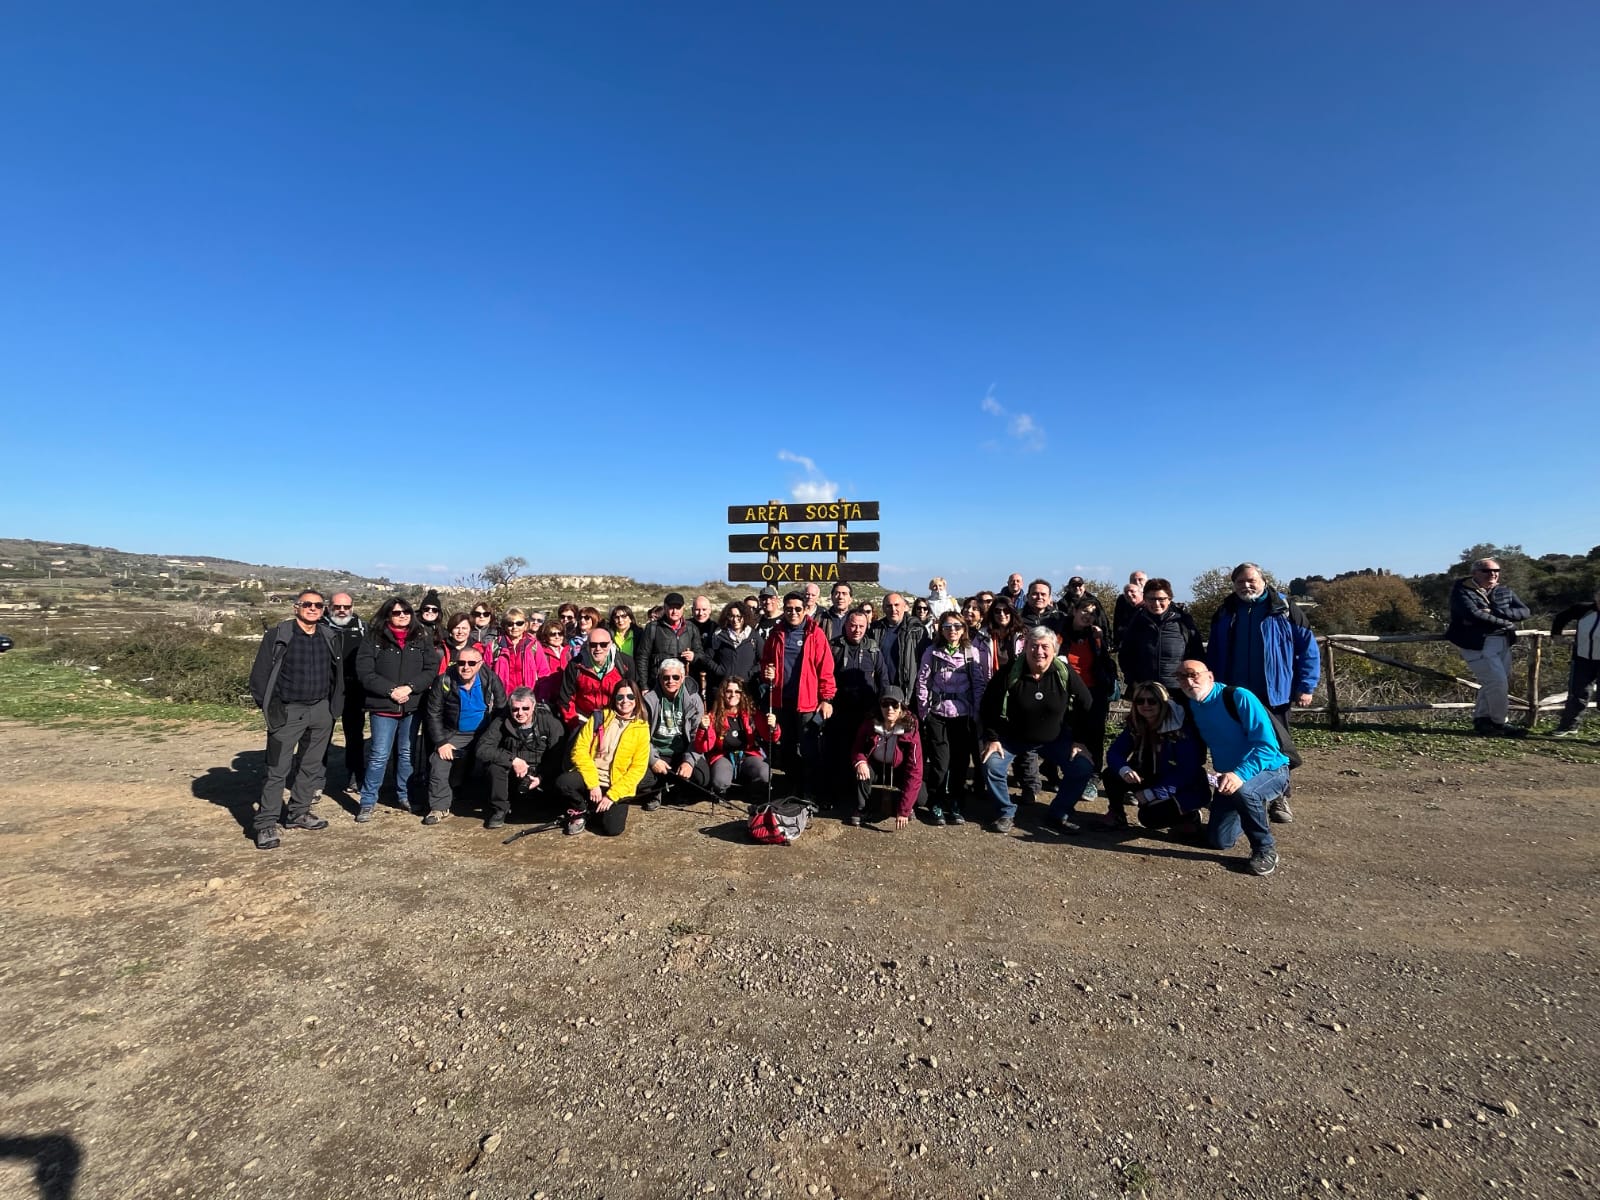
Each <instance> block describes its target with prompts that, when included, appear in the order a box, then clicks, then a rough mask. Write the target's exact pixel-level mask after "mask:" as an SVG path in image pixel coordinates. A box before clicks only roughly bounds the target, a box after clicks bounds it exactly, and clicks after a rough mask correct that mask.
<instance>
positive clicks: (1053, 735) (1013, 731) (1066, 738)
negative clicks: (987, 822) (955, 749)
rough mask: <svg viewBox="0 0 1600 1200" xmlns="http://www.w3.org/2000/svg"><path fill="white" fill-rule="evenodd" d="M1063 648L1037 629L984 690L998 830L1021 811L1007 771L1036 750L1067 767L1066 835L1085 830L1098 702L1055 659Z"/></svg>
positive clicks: (1062, 795) (1061, 807)
mask: <svg viewBox="0 0 1600 1200" xmlns="http://www.w3.org/2000/svg"><path fill="white" fill-rule="evenodd" d="M1059 647H1060V640H1059V639H1058V638H1057V637H1056V635H1055V632H1054V631H1053V630H1051V629H1048V628H1046V627H1045V626H1043V625H1036V626H1034V627H1033V628H1032V629H1030V630H1028V632H1027V633H1026V634H1024V635H1023V649H1022V655H1021V657H1019V658H1017V659H1016V660H1015V661H1014V662H1013V663H1012V664H1011V665H1010V666H1009V667H1007V668H1005V669H1004V670H1002V671H997V672H996V673H995V675H994V677H993V678H992V679H991V680H990V681H989V686H988V687H987V688H986V689H985V690H984V693H983V703H982V705H981V706H980V709H979V713H980V716H981V718H982V725H983V744H982V748H981V752H980V761H981V762H982V764H983V771H984V779H985V781H986V783H987V786H988V789H989V796H990V798H991V799H992V800H993V802H994V825H993V829H994V831H995V832H996V833H1009V832H1011V829H1012V826H1013V824H1014V819H1015V817H1016V812H1017V806H1016V802H1015V801H1013V800H1012V799H1011V792H1010V791H1009V789H1007V787H1006V771H1007V769H1008V768H1009V767H1010V766H1011V763H1012V761H1013V760H1014V759H1015V758H1016V757H1017V756H1018V755H1020V754H1025V753H1027V752H1028V751H1029V750H1036V751H1038V752H1039V754H1040V755H1041V756H1042V757H1043V758H1045V759H1046V760H1047V761H1049V762H1053V763H1055V764H1056V766H1058V767H1060V768H1061V790H1060V791H1059V792H1058V793H1057V794H1056V798H1055V800H1054V802H1052V803H1051V805H1050V816H1051V819H1052V821H1054V823H1055V824H1056V826H1057V828H1058V829H1059V830H1060V831H1061V832H1062V833H1077V832H1078V831H1079V825H1078V823H1077V822H1076V821H1075V820H1074V819H1073V813H1074V811H1075V810H1076V808H1077V805H1078V801H1079V800H1081V799H1082V798H1083V789H1084V785H1085V784H1087V783H1088V782H1089V780H1090V779H1091V778H1092V777H1093V775H1094V759H1093V758H1091V757H1090V756H1089V748H1088V746H1087V745H1086V744H1085V742H1084V738H1085V737H1086V736H1087V735H1088V724H1089V720H1090V710H1091V709H1092V707H1093V705H1094V700H1093V697H1091V696H1090V695H1089V689H1088V688H1086V687H1084V686H1083V680H1081V679H1079V678H1078V673H1077V672H1076V671H1074V670H1073V669H1072V665H1071V664H1070V663H1069V662H1067V660H1066V659H1064V658H1058V657H1057V656H1056V651H1057V649H1058V648H1059Z"/></svg>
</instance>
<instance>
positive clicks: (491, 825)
mask: <svg viewBox="0 0 1600 1200" xmlns="http://www.w3.org/2000/svg"><path fill="white" fill-rule="evenodd" d="M483 827H484V828H485V829H504V828H505V827H506V819H505V818H504V817H502V816H501V815H500V814H499V813H492V814H490V816H489V818H488V819H487V820H486V821H484V823H483Z"/></svg>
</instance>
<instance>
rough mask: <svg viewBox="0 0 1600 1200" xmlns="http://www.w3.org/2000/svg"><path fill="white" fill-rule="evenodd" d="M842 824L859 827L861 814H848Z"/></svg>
mask: <svg viewBox="0 0 1600 1200" xmlns="http://www.w3.org/2000/svg"><path fill="white" fill-rule="evenodd" d="M844 823H845V824H846V825H855V826H859V825H860V824H861V814H860V813H858V812H853V813H850V814H849V815H848V816H846V817H845V819H844Z"/></svg>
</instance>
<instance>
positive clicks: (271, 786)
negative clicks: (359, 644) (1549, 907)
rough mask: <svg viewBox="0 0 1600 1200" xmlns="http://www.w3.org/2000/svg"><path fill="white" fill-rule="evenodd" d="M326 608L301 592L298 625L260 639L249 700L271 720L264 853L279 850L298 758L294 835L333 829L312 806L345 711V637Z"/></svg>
mask: <svg viewBox="0 0 1600 1200" xmlns="http://www.w3.org/2000/svg"><path fill="white" fill-rule="evenodd" d="M325 607H326V606H325V605H324V603H323V600H322V593H321V592H318V591H316V590H314V589H307V590H306V591H303V592H301V593H300V595H299V596H298V597H296V599H295V606H294V617H293V618H292V619H291V620H288V621H284V622H282V623H281V624H279V625H278V626H277V627H276V628H274V629H269V630H267V632H266V633H264V634H262V635H261V647H260V649H259V650H257V651H256V661H255V665H254V666H252V667H251V668H250V697H251V699H253V700H254V701H255V702H256V707H257V708H259V709H260V710H261V711H262V712H263V713H264V714H266V718H267V781H266V783H265V784H264V785H263V786H262V788H261V803H260V804H259V805H257V807H256V820H255V837H256V848H257V849H259V850H276V849H277V848H278V820H279V818H280V817H281V816H282V815H283V786H284V784H285V783H286V782H287V781H288V778H289V771H290V769H291V768H292V767H294V766H295V765H296V751H297V750H298V751H299V756H298V764H299V769H298V771H297V772H296V775H295V781H294V793H293V795H291V796H290V798H289V828H290V829H326V828H327V826H328V822H327V821H325V820H323V819H322V818H321V817H319V816H316V815H315V814H313V813H312V811H311V805H312V803H313V802H315V800H316V798H317V796H318V795H319V794H321V792H322V781H323V777H324V771H323V764H322V756H323V754H324V753H325V752H326V751H327V749H328V740H329V739H330V738H331V737H332V736H333V718H334V714H335V713H338V712H339V711H340V710H342V709H343V707H344V653H343V650H342V648H341V646H340V644H339V635H338V634H337V633H336V632H335V631H334V630H332V629H330V628H329V627H328V626H326V625H324V624H323V623H322V612H323V609H324V608H325ZM402 786H403V785H402Z"/></svg>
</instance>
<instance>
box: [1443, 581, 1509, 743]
mask: <svg viewBox="0 0 1600 1200" xmlns="http://www.w3.org/2000/svg"><path fill="white" fill-rule="evenodd" d="M1527 619H1528V606H1527V605H1526V604H1524V603H1523V602H1522V601H1521V600H1520V599H1518V598H1517V594H1516V593H1515V592H1513V591H1512V590H1511V589H1510V588H1509V587H1507V586H1506V585H1505V584H1503V583H1501V582H1500V563H1499V562H1498V561H1497V560H1496V559H1492V558H1480V559H1478V561H1477V562H1475V563H1473V564H1472V573H1471V574H1470V575H1468V576H1467V577H1466V578H1465V579H1458V580H1456V582H1455V586H1454V587H1452V588H1451V589H1450V624H1449V626H1448V627H1447V628H1446V629H1445V631H1444V637H1445V641H1447V642H1453V643H1454V644H1455V646H1456V648H1457V649H1459V650H1460V651H1461V657H1462V658H1464V659H1466V660H1467V666H1469V667H1471V668H1472V673H1473V674H1474V675H1475V676H1477V678H1478V699H1477V702H1476V703H1475V704H1474V705H1473V706H1472V729H1473V732H1474V733H1478V734H1482V735H1483V736H1485V737H1522V736H1523V735H1524V734H1526V732H1527V731H1526V730H1524V729H1518V728H1517V727H1516V726H1514V725H1508V724H1507V723H1506V717H1507V716H1508V715H1509V714H1510V711H1511V700H1510V691H1511V643H1512V642H1514V641H1516V640H1517V624H1518V623H1519V622H1521V621H1526V620H1527Z"/></svg>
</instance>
